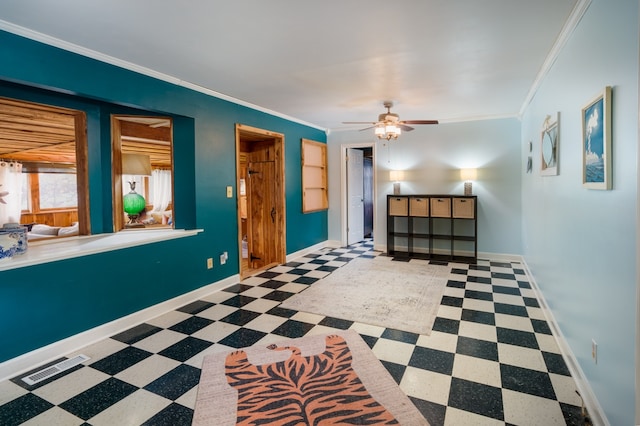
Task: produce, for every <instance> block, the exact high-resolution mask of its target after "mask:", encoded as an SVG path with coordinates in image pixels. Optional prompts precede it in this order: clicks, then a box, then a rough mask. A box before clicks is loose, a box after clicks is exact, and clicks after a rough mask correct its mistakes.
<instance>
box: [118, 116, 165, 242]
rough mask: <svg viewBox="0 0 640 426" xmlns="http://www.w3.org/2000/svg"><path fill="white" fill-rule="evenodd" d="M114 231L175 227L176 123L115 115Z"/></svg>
mask: <svg viewBox="0 0 640 426" xmlns="http://www.w3.org/2000/svg"><path fill="white" fill-rule="evenodd" d="M111 129H112V135H113V138H112V160H113V162H112V169H113V170H112V176H113V180H114V182H113V183H114V184H113V188H114V191H113V200H114V201H113V208H114V210H113V223H114V230H116V231H119V230H121V229H127V228H135V229H156V228H173V223H174V217H173V216H174V214H173V199H174V198H173V153H172V140H173V131H172V121H171V119H170V118H165V117H144V116H130V115H128V116H124V115H114V116H112V119H111Z"/></svg>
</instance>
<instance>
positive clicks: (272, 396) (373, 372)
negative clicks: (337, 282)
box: [193, 330, 428, 426]
mask: <svg viewBox="0 0 640 426" xmlns="http://www.w3.org/2000/svg"><path fill="white" fill-rule="evenodd" d="M193 424H194V425H196V426H202V425H214V426H224V425H236V424H242V425H245V424H246V425H254V424H261V425H272V426H280V425H283V424H292V425H333V424H355V425H357V424H377V425H386V424H395V425H397V424H400V425H428V423H427V421H426V420H425V419H424V417H423V416H422V415H421V414H420V412H419V411H418V409H417V408H416V407H415V406H414V405H413V403H412V402H411V401H410V400H409V398H408V397H407V396H406V395H405V394H404V393H403V392H402V390H401V389H400V388H399V387H398V385H397V384H396V382H395V381H394V380H393V378H392V377H391V375H390V374H389V373H388V372H387V370H386V369H385V368H384V366H383V365H382V364H381V363H380V361H379V360H378V359H377V358H376V357H375V355H374V354H373V352H371V349H369V346H367V344H366V343H365V342H364V341H363V340H362V338H361V337H360V335H359V334H358V333H356V332H354V331H352V330H347V331H336V333H335V334H331V335H315V336H306V337H302V338H299V339H291V340H287V341H285V342H282V343H278V344H276V345H270V346H269V347H268V348H267V347H264V346H260V345H254V346H252V347H250V348H245V349H240V350H238V351H233V352H223V353H217V354H212V355H208V356H207V357H205V358H204V361H203V364H202V375H201V377H200V384H199V385H198V395H197V398H196V406H195V412H194V416H193Z"/></svg>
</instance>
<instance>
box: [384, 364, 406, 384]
mask: <svg viewBox="0 0 640 426" xmlns="http://www.w3.org/2000/svg"><path fill="white" fill-rule="evenodd" d="M380 362H381V363H382V365H384V368H385V369H386V370H387V371H388V372H389V374H391V377H393V380H395V382H396V383H397V384H400V381H401V380H402V376H403V375H404V371H405V370H406V369H407V367H406V366H404V365H402V364H396V363H395V362H389V361H384V360H381V361H380Z"/></svg>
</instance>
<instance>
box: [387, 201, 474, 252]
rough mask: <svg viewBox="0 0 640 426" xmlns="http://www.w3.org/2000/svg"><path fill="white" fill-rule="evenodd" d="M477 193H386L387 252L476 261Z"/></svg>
mask: <svg viewBox="0 0 640 426" xmlns="http://www.w3.org/2000/svg"><path fill="white" fill-rule="evenodd" d="M477 213H478V199H477V197H476V196H475V195H440V194H424V195H423V194H420V195H387V254H388V255H390V256H395V257H408V258H420V259H434V260H445V261H462V262H476V261H477V259H478V214H477Z"/></svg>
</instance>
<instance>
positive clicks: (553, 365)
mask: <svg viewBox="0 0 640 426" xmlns="http://www.w3.org/2000/svg"><path fill="white" fill-rule="evenodd" d="M542 357H543V358H544V363H545V365H546V366H547V371H549V373H554V374H561V375H563V376H571V372H569V367H567V363H566V362H564V358H563V357H562V355H560V354H554V353H551V352H544V351H543V352H542Z"/></svg>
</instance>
